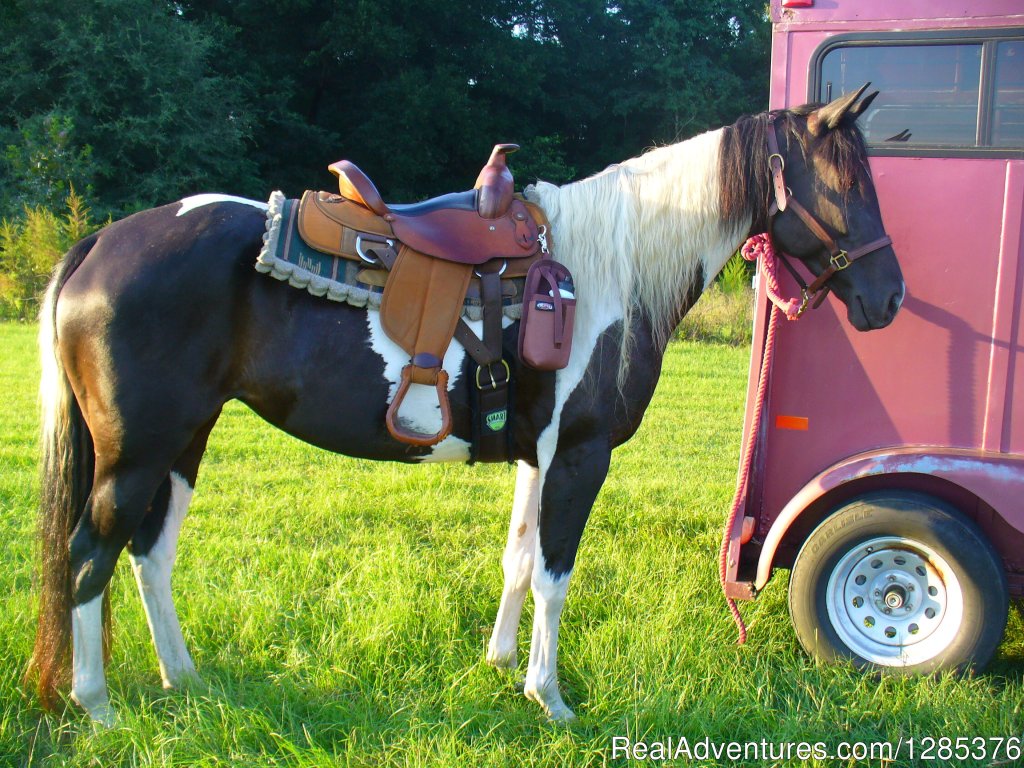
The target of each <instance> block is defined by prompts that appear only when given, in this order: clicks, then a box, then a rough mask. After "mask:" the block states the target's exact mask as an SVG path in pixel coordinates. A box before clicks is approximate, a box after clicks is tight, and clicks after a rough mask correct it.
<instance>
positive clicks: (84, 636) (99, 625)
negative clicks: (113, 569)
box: [71, 594, 114, 727]
mask: <svg viewBox="0 0 1024 768" xmlns="http://www.w3.org/2000/svg"><path fill="white" fill-rule="evenodd" d="M71 644H72V658H71V666H72V675H71V698H72V699H74V701H75V702H76V703H77V704H78V706H80V707H81V708H82V709H84V710H85V711H86V713H87V714H88V715H89V717H90V718H92V720H93V721H94V722H96V723H97V724H99V725H104V726H108V727H109V726H112V725H113V724H114V711H113V710H112V709H111V708H110V699H109V697H108V696H107V680H106V676H105V675H104V672H103V595H102V594H100V595H97V596H96V597H94V598H93V599H92V600H90V601H89V602H88V603H83V604H82V605H77V606H75V607H74V608H73V609H72V610H71Z"/></svg>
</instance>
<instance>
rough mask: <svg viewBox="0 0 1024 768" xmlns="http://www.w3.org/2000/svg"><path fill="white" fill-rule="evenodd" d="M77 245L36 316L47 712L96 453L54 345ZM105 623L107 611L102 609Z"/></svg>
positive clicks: (32, 669)
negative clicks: (73, 541) (72, 547)
mask: <svg viewBox="0 0 1024 768" xmlns="http://www.w3.org/2000/svg"><path fill="white" fill-rule="evenodd" d="M96 240H97V236H96V235H92V236H90V237H87V238H85V239H84V240H82V241H80V242H79V243H77V244H76V245H75V246H73V247H72V248H71V250H70V251H68V253H67V254H66V255H65V256H64V258H63V260H62V261H61V262H60V264H58V265H57V268H56V269H55V270H54V274H53V278H52V279H51V280H50V284H49V287H48V288H47V290H46V295H45V300H44V302H43V306H42V311H41V312H40V317H39V352H40V354H41V356H42V369H43V373H42V377H41V380H40V385H39V405H40V417H41V419H40V421H41V426H40V431H41V441H40V442H41V449H42V455H41V462H40V472H41V484H40V500H39V520H38V529H37V537H38V542H39V550H38V553H37V558H38V575H37V580H38V581H37V589H38V591H39V624H38V626H37V628H36V642H35V648H34V650H33V652H32V659H31V661H30V662H29V668H28V672H27V674H26V678H27V679H30V678H32V677H36V676H38V679H37V681H36V682H37V686H38V691H39V698H40V701H41V702H42V704H43V706H44V707H46V708H47V709H52V708H53V707H54V706H55V705H56V704H57V702H58V701H59V695H58V689H59V688H60V687H61V686H63V685H65V684H66V683H67V681H68V679H69V673H70V667H71V567H70V555H69V549H68V544H69V541H70V538H71V532H72V531H73V530H74V528H75V525H76V524H77V523H78V520H79V518H81V516H82V511H83V510H84V508H85V504H86V500H87V499H88V497H89V492H90V490H91V489H92V482H93V468H94V465H95V455H94V450H93V443H92V436H91V435H90V434H89V429H88V427H87V426H86V424H85V421H84V419H83V418H82V411H81V409H80V408H79V405H78V401H77V400H76V399H75V395H74V392H73V391H72V389H71V383H70V381H69V380H68V376H67V373H66V371H65V370H64V363H63V361H62V360H61V355H60V348H59V347H58V345H57V328H56V311H57V298H58V296H59V295H60V291H61V288H63V286H64V283H65V282H66V281H67V279H68V278H69V277H70V276H71V274H72V273H73V272H74V271H75V270H76V269H77V268H78V267H79V266H80V265H81V263H82V261H83V260H84V259H85V257H86V255H87V254H88V253H89V251H90V250H91V249H92V247H93V246H94V245H95V244H96ZM103 613H104V619H105V621H106V620H109V618H108V617H109V615H110V611H109V610H105V611H104V612H103Z"/></svg>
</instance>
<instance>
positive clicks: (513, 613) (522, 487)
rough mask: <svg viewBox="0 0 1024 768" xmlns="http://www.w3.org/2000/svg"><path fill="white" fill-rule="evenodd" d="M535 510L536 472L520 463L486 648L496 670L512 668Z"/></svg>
mask: <svg viewBox="0 0 1024 768" xmlns="http://www.w3.org/2000/svg"><path fill="white" fill-rule="evenodd" d="M539 508H540V471H539V470H538V469H536V468H535V467H531V466H530V465H529V464H527V463H526V462H525V461H520V462H519V469H518V471H517V472H516V493H515V497H514V499H513V501H512V519H511V521H510V522H509V526H508V542H507V543H506V544H505V554H504V556H503V557H502V559H501V566H502V571H503V573H504V576H505V586H504V588H503V590H502V593H501V605H500V606H499V607H498V616H497V618H496V619H495V620H494V632H492V633H491V641H490V643H489V644H488V646H487V661H488V662H489V663H491V664H493V665H494V666H496V667H508V668H511V667H515V665H516V634H517V632H518V630H519V617H520V615H521V614H522V611H523V601H524V600H525V599H526V590H527V589H528V588H529V586H530V579H531V577H532V575H533V558H534V552H535V550H536V548H537V512H538V510H539Z"/></svg>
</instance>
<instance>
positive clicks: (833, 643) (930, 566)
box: [789, 492, 1009, 673]
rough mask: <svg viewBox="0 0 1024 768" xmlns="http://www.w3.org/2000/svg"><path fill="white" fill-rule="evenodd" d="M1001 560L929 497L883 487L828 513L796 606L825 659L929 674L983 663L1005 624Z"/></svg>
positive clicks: (802, 570) (800, 631)
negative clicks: (883, 488) (892, 490)
mask: <svg viewBox="0 0 1024 768" xmlns="http://www.w3.org/2000/svg"><path fill="white" fill-rule="evenodd" d="M1008 608H1009V592H1008V589H1007V584H1006V574H1005V572H1004V571H1003V566H1002V561H1001V559H1000V558H999V555H998V554H997V553H996V551H995V549H994V548H993V547H992V545H991V543H989V541H988V539H987V538H986V537H985V535H984V534H983V533H982V532H981V531H980V530H979V529H978V527H977V526H976V525H975V524H974V522H973V521H972V520H970V519H968V518H967V517H965V516H964V515H963V514H961V513H960V512H959V511H957V510H956V509H954V508H952V507H950V506H948V505H947V504H945V503H944V502H941V501H939V500H938V499H936V498H933V497H931V496H926V495H924V494H920V493H912V492H880V493H874V494H870V495H866V496H863V497H861V498H859V499H856V500H854V501H851V502H849V503H847V504H846V505H844V506H843V507H841V508H839V509H838V510H836V512H834V513H833V514H832V515H830V516H829V517H828V518H826V519H825V520H824V521H823V522H822V523H821V524H820V525H819V526H818V527H817V528H816V529H815V530H814V532H813V533H811V535H810V536H809V537H808V538H807V540H806V541H805V542H804V545H803V547H802V548H801V550H800V553H799V555H798V556H797V559H796V562H795V564H794V565H793V571H792V574H791V577H790V586H789V611H790V616H791V617H792V620H793V626H794V628H795V629H796V634H797V637H798V638H799V640H800V643H801V644H802V645H803V647H804V648H805V649H806V650H807V651H808V652H809V653H811V654H812V655H814V656H816V657H818V658H820V659H822V660H823V661H835V660H840V659H850V660H852V661H853V662H854V664H856V665H857V666H860V667H864V668H872V667H874V668H889V669H892V670H894V671H897V672H906V673H928V672H932V671H935V670H940V669H957V670H965V669H968V668H981V667H984V665H985V664H986V663H988V660H989V659H990V658H991V656H992V654H993V652H994V651H995V649H996V647H997V646H998V645H999V642H1000V640H1001V639H1002V636H1003V631H1004V629H1005V628H1006V618H1007V612H1008Z"/></svg>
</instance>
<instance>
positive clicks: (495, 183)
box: [329, 144, 537, 266]
mask: <svg viewBox="0 0 1024 768" xmlns="http://www.w3.org/2000/svg"><path fill="white" fill-rule="evenodd" d="M518 148H519V147H518V146H517V145H515V144H498V145H496V146H495V147H494V150H493V151H492V152H491V156H490V159H489V160H488V161H487V164H486V165H485V166H484V167H483V169H482V170H481V171H480V174H479V175H478V176H477V180H476V185H475V186H474V188H473V189H471V190H468V191H466V192H452V193H449V194H446V195H441V196H440V197H435V198H431V199H429V200H425V201H423V202H421V203H409V204H398V205H395V204H388V203H385V202H384V199H383V197H382V196H381V194H380V192H378V191H377V186H376V185H375V184H374V183H373V182H372V181H371V180H370V178H369V177H368V176H367V175H366V174H365V173H363V171H362V170H360V169H359V167H358V166H357V165H355V163H352V162H350V161H348V160H339V161H338V162H336V163H333V164H332V165H330V166H329V169H330V171H331V172H332V173H333V174H335V175H336V176H337V177H338V190H339V192H340V193H341V196H342V197H343V198H345V199H346V200H350V201H352V202H354V203H357V204H359V205H361V206H362V207H364V208H366V209H367V210H368V211H370V212H372V213H374V214H376V215H377V216H379V217H380V218H382V219H384V221H386V222H388V223H389V224H390V225H391V227H392V229H393V231H394V234H395V237H396V238H398V239H399V240H400V241H401V242H403V243H405V244H406V245H408V246H409V247H410V248H413V249H415V250H417V251H420V252H422V253H425V254H427V255H428V256H433V257H434V258H437V259H444V260H445V261H454V262H458V263H460V264H472V265H474V266H476V265H480V264H483V263H484V262H486V261H490V260H492V259H515V258H522V257H526V256H530V255H532V253H534V252H535V250H536V244H537V226H536V224H535V223H534V221H533V219H532V217H531V216H530V214H529V211H528V210H527V209H526V206H525V205H524V204H523V202H522V201H521V200H516V199H515V198H514V195H513V191H514V185H513V180H512V173H511V171H509V169H508V166H507V164H506V161H505V157H506V155H508V154H511V153H512V152H514V151H516V150H517V149H518Z"/></svg>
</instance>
